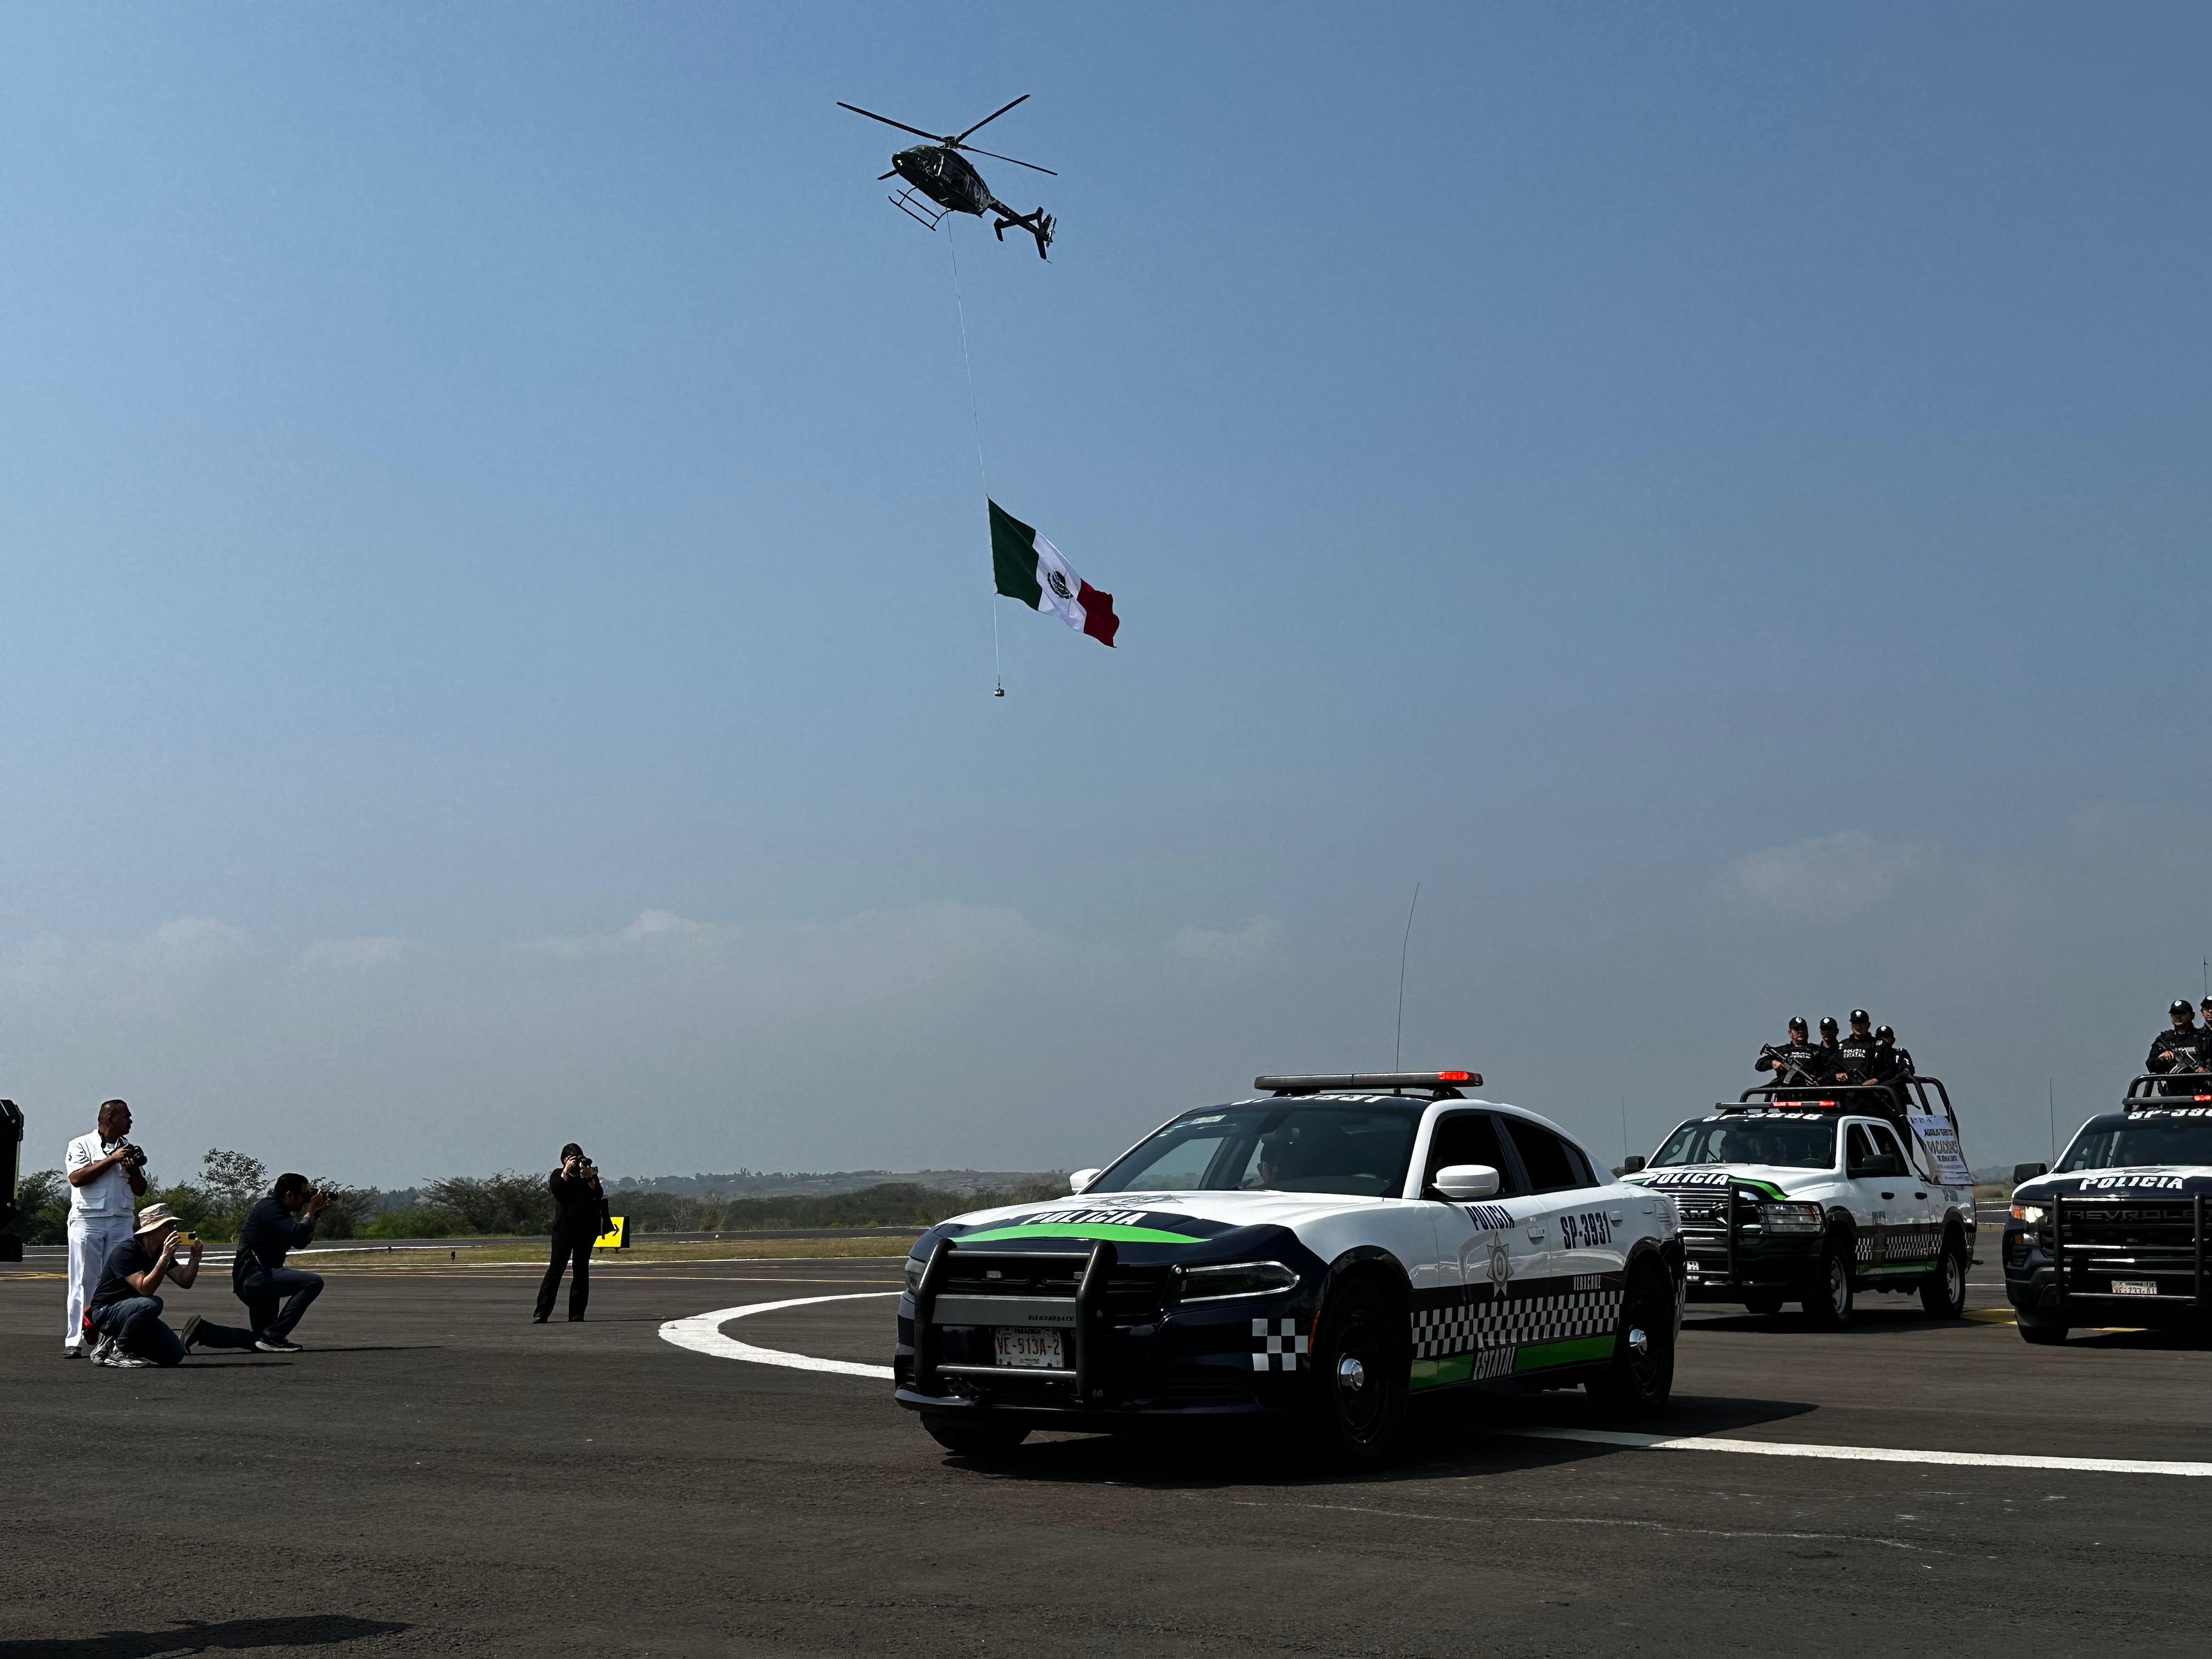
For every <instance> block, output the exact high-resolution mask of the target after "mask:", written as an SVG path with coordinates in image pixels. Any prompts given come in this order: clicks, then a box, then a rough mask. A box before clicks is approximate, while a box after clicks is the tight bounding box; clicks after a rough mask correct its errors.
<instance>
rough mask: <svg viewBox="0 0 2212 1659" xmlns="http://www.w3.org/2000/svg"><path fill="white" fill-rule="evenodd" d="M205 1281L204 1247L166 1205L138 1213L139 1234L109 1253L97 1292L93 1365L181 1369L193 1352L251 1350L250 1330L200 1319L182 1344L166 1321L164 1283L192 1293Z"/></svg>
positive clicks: (190, 1323) (91, 1317) (91, 1309)
mask: <svg viewBox="0 0 2212 1659" xmlns="http://www.w3.org/2000/svg"><path fill="white" fill-rule="evenodd" d="M199 1276H200V1242H199V1240H197V1238H191V1239H187V1238H186V1237H185V1236H184V1234H183V1233H182V1231H180V1230H179V1227H178V1225H177V1218H176V1217H175V1216H174V1215H173V1214H172V1213H171V1212H170V1211H169V1206H167V1205H166V1204H149V1205H148V1206H146V1207H145V1208H144V1209H143V1210H142V1211H140V1212H138V1226H137V1231H136V1232H134V1233H132V1234H131V1237H129V1238H128V1239H126V1240H125V1241H124V1243H120V1244H118V1245H117V1246H116V1247H115V1249H112V1250H111V1251H110V1252H109V1253H108V1256H107V1266H106V1270H105V1271H104V1272H103V1273H101V1274H100V1283H99V1285H97V1286H96V1287H94V1291H93V1293H92V1300H91V1301H90V1303H89V1304H88V1306H87V1311H86V1318H87V1319H88V1321H89V1322H91V1325H92V1328H93V1329H94V1331H96V1332H97V1333H99V1335H100V1341H99V1343H98V1344H97V1346H94V1349H93V1350H92V1358H93V1363H94V1364H98V1365H112V1366H115V1367H117V1368H118V1370H130V1369H132V1368H135V1367H137V1366H143V1365H176V1364H182V1363H183V1362H184V1358H185V1352H186V1351H187V1350H189V1349H191V1348H196V1347H206V1348H250V1347H252V1346H253V1336H252V1333H251V1332H250V1331H241V1330H238V1329H236V1328H233V1327H231V1326H228V1325H218V1324H216V1323H215V1322H212V1321H211V1320H206V1319H203V1318H201V1317H200V1316H198V1315H197V1314H194V1315H193V1316H191V1318H190V1319H187V1320H186V1321H185V1332H184V1335H183V1337H182V1338H181V1339H180V1338H179V1336H178V1335H177V1334H176V1333H175V1332H174V1331H173V1330H171V1329H170V1328H168V1327H167V1325H165V1324H163V1323H162V1322H161V1307H162V1302H161V1297H159V1296H157V1295H156V1294H155V1291H157V1290H159V1289H160V1287H161V1283H162V1281H163V1280H164V1279H167V1280H169V1281H171V1282H173V1283H174V1284H175V1285H176V1287H177V1288H178V1289H179V1290H180V1291H188V1290H190V1289H191V1287H192V1282H193V1281H194V1280H195V1279H197V1278H198V1277H199Z"/></svg>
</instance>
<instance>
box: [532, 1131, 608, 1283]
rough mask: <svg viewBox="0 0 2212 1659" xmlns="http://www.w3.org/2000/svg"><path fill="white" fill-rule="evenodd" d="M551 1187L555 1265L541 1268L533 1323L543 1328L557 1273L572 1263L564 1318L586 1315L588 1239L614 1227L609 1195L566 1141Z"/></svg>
mask: <svg viewBox="0 0 2212 1659" xmlns="http://www.w3.org/2000/svg"><path fill="white" fill-rule="evenodd" d="M548 1184H549V1185H550V1186H551V1187H552V1188H553V1262H552V1265H551V1266H550V1267H547V1268H546V1269H545V1282H544V1284H542V1285H539V1286H538V1311H537V1312H536V1313H534V1314H532V1316H531V1323H532V1324H533V1325H543V1324H544V1322H546V1321H547V1320H548V1319H550V1318H551V1317H552V1315H553V1298H554V1297H555V1296H556V1295H557V1294H558V1293H559V1291H560V1289H561V1270H562V1267H566V1266H567V1265H568V1264H569V1263H570V1262H572V1261H573V1262H574V1264H575V1269H576V1271H575V1276H574V1278H573V1279H570V1280H569V1281H568V1317H569V1318H570V1319H571V1320H578V1319H581V1318H582V1317H583V1316H584V1304H585V1303H586V1302H587V1301H589V1300H590V1299H591V1295H592V1240H593V1239H595V1238H597V1237H599V1235H600V1234H601V1233H604V1232H606V1231H609V1230H610V1229H611V1227H612V1226H613V1225H614V1218H613V1217H612V1216H611V1215H610V1214H609V1213H608V1212H607V1195H606V1194H605V1191H604V1190H603V1189H602V1188H600V1186H599V1170H598V1169H597V1167H596V1166H594V1165H593V1164H592V1160H591V1159H589V1158H586V1157H585V1156H584V1149H583V1148H582V1147H581V1146H578V1145H577V1144H576V1143H575V1142H574V1141H573V1140H572V1141H570V1142H569V1143H568V1145H567V1146H563V1147H562V1149H561V1167H560V1168H559V1169H557V1170H554V1171H553V1174H552V1176H551V1178H550V1182H549V1183H548Z"/></svg>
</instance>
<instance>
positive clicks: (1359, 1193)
mask: <svg viewBox="0 0 2212 1659" xmlns="http://www.w3.org/2000/svg"><path fill="white" fill-rule="evenodd" d="M1419 1123H1420V1112H1419V1108H1418V1107H1416V1106H1415V1105H1414V1104H1413V1103H1412V1102H1408V1103H1407V1104H1406V1105H1404V1106H1370V1105H1354V1104H1350V1103H1347V1104H1345V1105H1334V1104H1327V1103H1320V1102H1314V1101H1297V1102H1292V1101H1287V1100H1285V1101H1267V1102H1264V1103H1256V1104H1254V1105H1250V1106H1223V1107H1218V1108H1216V1109H1213V1110H1211V1111H1205V1112H1194V1113H1192V1114H1191V1115H1189V1116H1188V1117H1179V1118H1177V1119H1176V1121H1174V1122H1172V1123H1170V1124H1169V1125H1168V1126H1167V1127H1165V1128H1164V1129H1162V1130H1160V1131H1159V1132H1158V1133H1156V1134H1152V1135H1151V1136H1148V1137H1147V1138H1146V1139H1143V1140H1141V1141H1139V1142H1138V1143H1137V1145H1136V1146H1133V1147H1132V1148H1131V1149H1130V1150H1129V1151H1128V1152H1127V1153H1125V1154H1123V1156H1122V1157H1121V1159H1120V1160H1119V1161H1118V1162H1117V1163H1115V1165H1114V1166H1113V1167H1112V1168H1111V1169H1109V1170H1107V1171H1106V1172H1105V1174H1103V1175H1102V1176H1099V1177H1098V1178H1097V1180H1096V1181H1094V1182H1091V1184H1090V1185H1089V1186H1088V1187H1086V1188H1084V1192H1085V1194H1094V1193H1133V1192H1139V1191H1142V1192H1236V1191H1237V1190H1239V1189H1242V1190H1245V1191H1250V1192H1279V1193H1345V1194H1351V1195H1352V1196H1355V1197H1359V1198H1395V1197H1397V1196H1398V1195H1399V1194H1401V1193H1402V1192H1404V1191H1405V1189H1406V1165H1407V1161H1408V1159H1409V1158H1411V1157H1412V1155H1413V1131H1414V1129H1415V1128H1416V1127H1419Z"/></svg>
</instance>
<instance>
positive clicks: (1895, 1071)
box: [1874, 1025, 1913, 1092]
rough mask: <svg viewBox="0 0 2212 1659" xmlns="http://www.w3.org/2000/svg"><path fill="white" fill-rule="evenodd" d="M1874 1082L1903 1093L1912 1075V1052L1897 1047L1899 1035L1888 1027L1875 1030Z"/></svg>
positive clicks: (1878, 1027) (1880, 1026) (1882, 1026)
mask: <svg viewBox="0 0 2212 1659" xmlns="http://www.w3.org/2000/svg"><path fill="white" fill-rule="evenodd" d="M1874 1059H1875V1072H1874V1080H1875V1082H1876V1083H1880V1084H1884V1085H1887V1086H1888V1087H1890V1088H1892V1089H1896V1090H1899V1091H1900V1092H1902V1091H1903V1086H1904V1084H1905V1079H1907V1078H1909V1077H1911V1075H1912V1074H1913V1073H1912V1050H1911V1049H1910V1048H1899V1047H1898V1046H1897V1033H1896V1032H1894V1031H1893V1030H1890V1029H1889V1027H1888V1026H1887V1025H1877V1026H1875V1028H1874Z"/></svg>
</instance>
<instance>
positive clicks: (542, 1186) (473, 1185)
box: [423, 1170, 553, 1235]
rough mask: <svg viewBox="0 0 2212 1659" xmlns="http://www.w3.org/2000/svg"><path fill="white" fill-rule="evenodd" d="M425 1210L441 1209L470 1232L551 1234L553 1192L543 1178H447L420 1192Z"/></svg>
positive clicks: (507, 1174) (512, 1175)
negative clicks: (424, 1203) (427, 1208)
mask: <svg viewBox="0 0 2212 1659" xmlns="http://www.w3.org/2000/svg"><path fill="white" fill-rule="evenodd" d="M423 1197H424V1199H425V1200H427V1201H428V1205H429V1207H431V1208H433V1209H437V1210H443V1211H445V1212H447V1214H448V1215H451V1216H452V1217H453V1218H454V1219H455V1220H456V1221H458V1222H459V1223H460V1230H461V1231H466V1232H471V1233H483V1234H489V1235H507V1234H515V1233H550V1232H551V1231H553V1193H552V1189H551V1188H550V1187H549V1186H548V1185H547V1184H546V1180H545V1177H544V1176H535V1175H518V1174H516V1173H515V1172H514V1171H513V1170H507V1171H505V1172H504V1173H502V1174H500V1175H495V1176H447V1178H446V1179H445V1180H443V1181H434V1182H431V1183H430V1184H429V1185H428V1187H427V1188H424V1189H423Z"/></svg>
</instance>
